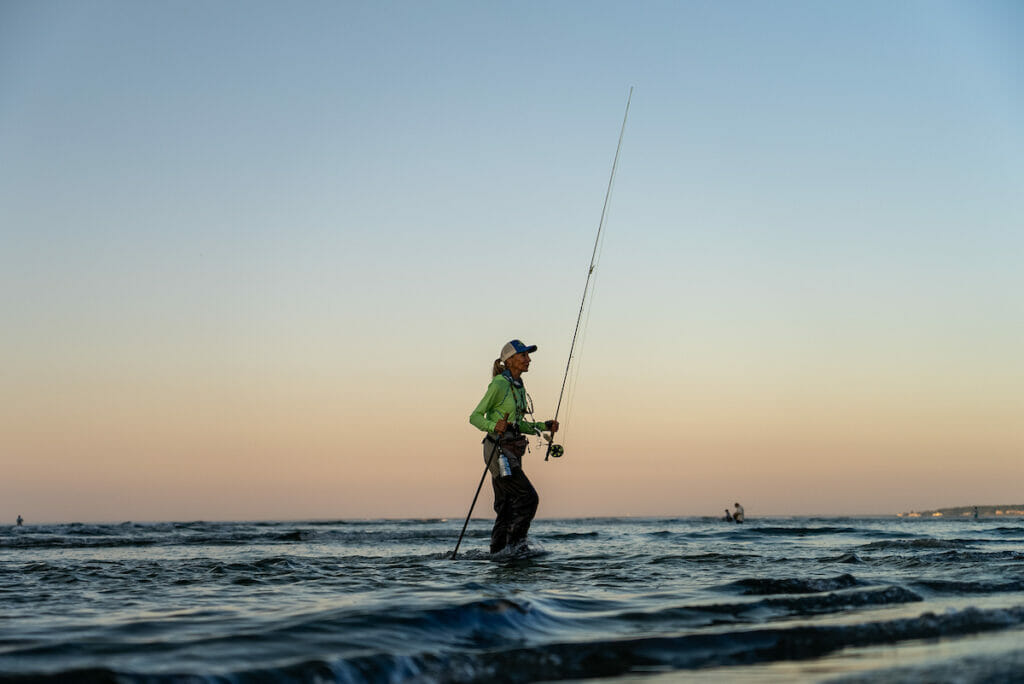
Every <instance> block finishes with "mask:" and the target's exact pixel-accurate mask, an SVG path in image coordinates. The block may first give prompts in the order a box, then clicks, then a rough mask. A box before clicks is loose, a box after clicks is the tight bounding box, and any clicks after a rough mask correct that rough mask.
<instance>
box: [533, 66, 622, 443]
mask: <svg viewBox="0 0 1024 684" xmlns="http://www.w3.org/2000/svg"><path fill="white" fill-rule="evenodd" d="M632 100H633V86H630V87H629V96H628V97H627V98H626V113H625V114H624V115H623V117H622V129H621V130H620V131H619V143H618V145H617V146H616V147H615V160H614V161H613V162H612V172H611V175H610V176H609V178H608V189H607V190H606V191H605V194H604V205H603V206H602V207H601V220H600V221H598V224H597V236H596V237H595V238H594V250H593V252H591V254H590V267H589V268H588V269H587V282H586V283H585V284H584V285H583V297H582V299H581V300H580V311H579V313H578V314H577V316H576V329H575V330H573V333H572V343H571V344H570V345H569V358H568V360H567V361H566V363H565V375H564V376H562V389H561V390H560V391H559V393H558V405H557V406H556V407H555V418H554V419H555V420H558V412H559V411H560V410H561V408H562V398H563V396H564V395H565V385H566V382H567V381H568V380H569V370H570V369H571V368H572V362H573V350H574V349H575V348H576V338H577V336H578V335H579V332H580V322H581V321H582V320H583V309H584V307H585V306H586V303H587V293H588V292H589V291H590V279H591V278H592V277H593V275H594V269H595V268H596V267H597V259H598V249H599V248H600V247H601V246H602V245H603V244H604V241H603V236H602V233H603V229H604V224H605V221H606V220H607V218H608V205H609V201H610V200H611V196H612V187H613V185H614V184H615V171H616V169H617V168H618V166H619V153H620V152H621V151H622V138H623V136H624V135H625V134H626V121H627V120H628V119H629V104H630V102H631V101H632ZM589 318H590V316H589V313H588V315H587V319H588V321H589ZM577 365H578V364H577ZM556 447H557V448H556ZM562 453H563V449H562V446H561V445H558V444H554V435H550V437H549V438H548V449H547V453H546V454H545V455H544V460H545V461H546V460H548V458H549V457H550V456H555V458H558V457H559V456H561V455H562Z"/></svg>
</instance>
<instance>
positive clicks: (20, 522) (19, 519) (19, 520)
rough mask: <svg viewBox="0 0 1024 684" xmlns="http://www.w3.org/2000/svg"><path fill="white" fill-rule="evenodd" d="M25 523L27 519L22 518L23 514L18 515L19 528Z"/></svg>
mask: <svg viewBox="0 0 1024 684" xmlns="http://www.w3.org/2000/svg"><path fill="white" fill-rule="evenodd" d="M23 522H25V519H24V518H22V517H21V514H20V513H19V514H18V527H21V524H22V523H23Z"/></svg>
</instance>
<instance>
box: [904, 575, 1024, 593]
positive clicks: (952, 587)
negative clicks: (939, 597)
mask: <svg viewBox="0 0 1024 684" xmlns="http://www.w3.org/2000/svg"><path fill="white" fill-rule="evenodd" d="M914 585H915V586H918V587H923V588H925V589H928V590H929V591H932V592H934V593H936V594H950V595H954V596H957V595H961V594H1002V593H1007V592H1015V591H1024V580H1014V581H1011V582H991V581H980V582H958V581H956V580H927V579H922V580H917V581H915V582H914Z"/></svg>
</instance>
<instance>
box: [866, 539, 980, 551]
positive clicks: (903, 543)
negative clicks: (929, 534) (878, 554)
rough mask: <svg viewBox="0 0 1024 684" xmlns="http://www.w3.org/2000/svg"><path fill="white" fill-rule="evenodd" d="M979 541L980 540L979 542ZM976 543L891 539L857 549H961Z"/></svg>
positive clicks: (970, 541) (955, 540)
mask: <svg viewBox="0 0 1024 684" xmlns="http://www.w3.org/2000/svg"><path fill="white" fill-rule="evenodd" d="M979 541H980V540H979ZM973 543H976V541H975V540H970V539H891V540H886V541H876V542H870V543H868V544H862V545H861V546H859V547H858V548H861V549H865V550H876V549H961V548H963V547H964V546H965V545H969V544H973Z"/></svg>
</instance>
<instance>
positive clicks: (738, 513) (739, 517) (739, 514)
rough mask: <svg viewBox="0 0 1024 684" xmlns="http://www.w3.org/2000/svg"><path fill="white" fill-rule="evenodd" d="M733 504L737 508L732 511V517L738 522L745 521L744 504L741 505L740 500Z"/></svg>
mask: <svg viewBox="0 0 1024 684" xmlns="http://www.w3.org/2000/svg"><path fill="white" fill-rule="evenodd" d="M733 505H734V506H735V507H736V510H735V511H733V512H732V519H733V520H735V521H736V522H738V523H741V522H743V518H744V515H743V506H740V503H739V501H737V502H736V503H735V504H733Z"/></svg>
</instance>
